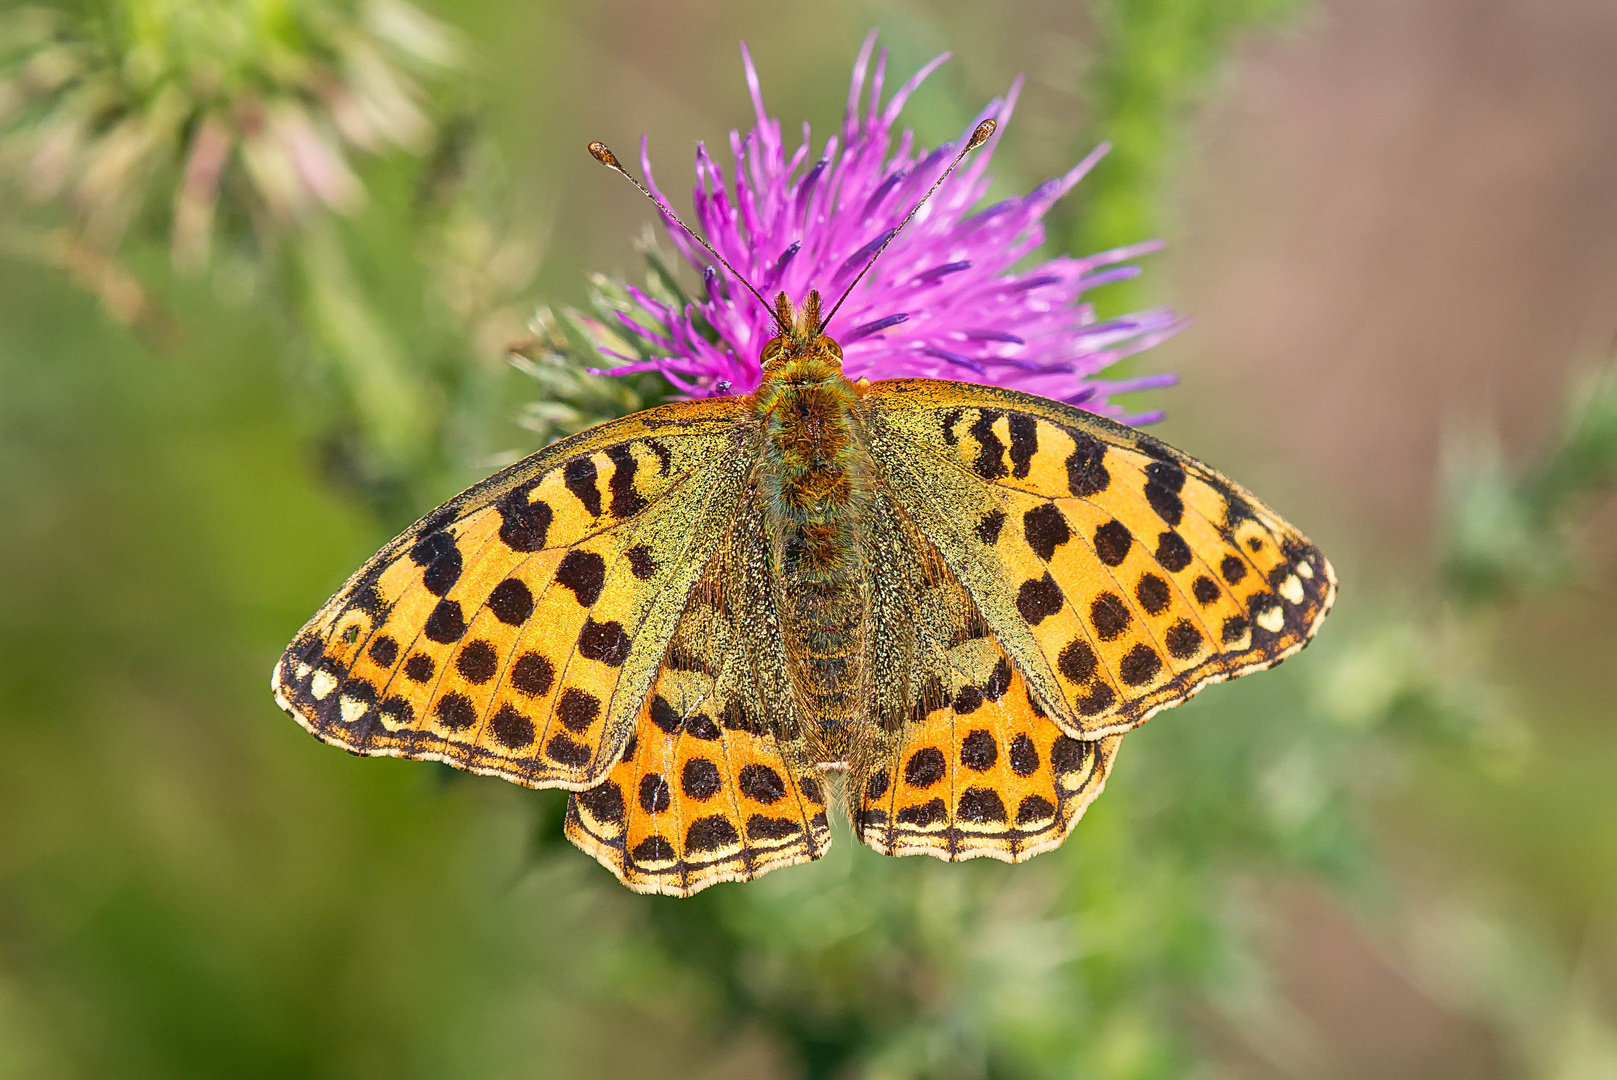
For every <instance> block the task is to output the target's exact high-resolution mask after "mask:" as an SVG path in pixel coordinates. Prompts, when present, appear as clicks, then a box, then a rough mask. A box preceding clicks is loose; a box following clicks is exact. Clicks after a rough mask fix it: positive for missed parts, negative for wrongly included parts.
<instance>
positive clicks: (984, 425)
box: [971, 409, 1005, 480]
mask: <svg viewBox="0 0 1617 1080" xmlns="http://www.w3.org/2000/svg"><path fill="white" fill-rule="evenodd" d="M1003 415H1004V413H1001V412H998V411H996V410H994V409H979V410H977V419H976V420H974V421H972V424H971V435H972V437H973V438H974V439H976V440H977V460H976V461H975V462H973V463H972V468H974V469H976V470H977V475H978V476H980V477H982V478H983V479H984V480H998V479H999V478H1000V477H1002V476H1004V475H1005V444H1004V443H1003V442H1001V441H1000V438H999V436H998V435H996V434H994V422H995V421H996V420H998V419H999V418H1000V417H1001V416H1003Z"/></svg>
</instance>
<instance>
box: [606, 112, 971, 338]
mask: <svg viewBox="0 0 1617 1080" xmlns="http://www.w3.org/2000/svg"><path fill="white" fill-rule="evenodd" d="M997 126H998V122H997V121H995V120H993V119H988V120H984V121H983V122H982V123H980V124H978V125H977V128H976V130H975V131H973V132H972V133H971V138H970V139H968V140H967V141H966V148H965V149H964V150H962V151H960V153H958V154H956V155H955V159H954V161H953V162H951V163H950V165H949V167H948V168H947V169H944V170H943V175H942V176H940V177H938V178H937V179H936V180H934V181H933V182H932V186H931V187H929V188H927V189H926V194H925V195H922V196H921V201H920V202H918V203H916V204H915V206H914V207H912V208H911V209H910V212H909V213H908V214H907V215H905V217H904V220H903V221H901V222H899V223H898V228H896V229H894V230H893V231H892V232H890V233H888V234H887V239H886V240H883V241H882V245H881V247H879V248H877V249H876V254H874V255H872V256H871V257H870V261H869V262H867V263H865V268H864V269H863V270H861V271H859V276H858V277H856V278H854V279H853V281H852V282H851V283H850V284H849V285H848V287H847V289H845V290H844V291H843V293H842V296H841V297H839V298H838V299H837V302H836V304H835V305H834V306H833V307H832V308H831V314H830V315H827V316H826V317H825V321H824V322H822V323H820V331H819V332H820V333H822V334H823V333H825V328H826V327H827V326H830V325H831V320H832V319H833V318H834V317H835V316H836V313H837V309H838V308H840V307H841V306H842V301H844V300H846V299H847V298H848V294H849V293H852V292H853V288H854V286H855V285H857V284H859V282H861V281H863V280H864V277H865V275H866V274H868V273H870V268H871V267H872V266H874V265H875V263H876V260H877V259H879V258H881V253H882V252H884V251H886V250H887V245H888V244H891V243H892V242H893V241H894V240H895V239H896V238H897V237H898V234H899V233H900V232H902V231H903V230H904V226H906V225H908V224H909V223H910V218H912V217H914V216H915V214H916V211H918V210H920V209H921V207H923V206H925V205H926V201H927V200H928V199H930V198H931V197H932V193H933V192H934V191H936V190H938V187H939V186H940V185H941V184H942V183H943V182H944V181H945V180H947V179H949V174H950V173H952V172H954V170H955V166H956V165H959V164H960V163H961V162H962V161H964V160H965V159H966V155H967V154H969V153H971V152H972V151H973V150H975V149H977V147H979V146H981V145H982V144H983V143H985V142H987V141H988V137H989V136H990V135H992V134H993V133H994V128H995V127H997ZM602 149H605V148H604V147H603V148H602ZM625 175H627V174H625Z"/></svg>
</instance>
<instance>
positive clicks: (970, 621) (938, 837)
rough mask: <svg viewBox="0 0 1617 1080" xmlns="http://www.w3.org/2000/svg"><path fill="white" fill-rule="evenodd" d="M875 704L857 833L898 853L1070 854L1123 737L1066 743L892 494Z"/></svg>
mask: <svg viewBox="0 0 1617 1080" xmlns="http://www.w3.org/2000/svg"><path fill="white" fill-rule="evenodd" d="M871 538H872V545H871V546H872V548H873V549H874V551H875V555H876V558H877V559H878V560H879V561H878V566H877V568H876V570H877V572H876V573H875V574H874V575H873V581H872V607H873V612H872V617H873V621H874V622H875V623H876V625H878V626H881V627H883V628H884V631H883V633H882V634H881V635H880V636H878V637H877V638H876V639H875V642H874V647H873V656H872V661H873V666H874V669H875V676H876V677H875V679H874V689H875V701H874V702H873V706H874V707H873V711H872V721H873V723H872V732H871V736H872V741H871V743H870V752H869V754H868V755H866V756H863V757H860V758H857V759H855V760H854V761H853V762H850V767H849V777H848V781H847V786H846V792H845V797H846V800H847V803H848V812H849V818H850V819H851V820H852V821H853V822H854V829H855V833H856V835H858V837H859V838H860V840H862V841H863V842H864V843H866V844H868V845H870V846H871V847H873V848H875V849H876V850H877V851H881V852H883V853H885V854H888V855H914V854H927V855H933V856H936V857H937V858H941V859H947V860H949V861H956V860H960V859H970V858H976V857H979V856H989V857H991V858H996V859H1001V860H1003V861H1005V862H1021V861H1022V860H1023V859H1027V858H1031V857H1032V856H1034V855H1036V854H1038V853H1039V852H1041V851H1047V850H1049V849H1050V848H1053V847H1055V846H1057V845H1058V844H1060V843H1061V842H1062V841H1063V840H1064V839H1066V837H1067V834H1068V833H1069V832H1071V830H1072V827H1073V826H1074V825H1075V824H1077V821H1078V819H1079V818H1080V817H1081V816H1082V815H1083V812H1084V809H1085V808H1086V807H1087V806H1088V805H1089V803H1090V802H1091V801H1092V800H1093V799H1094V798H1095V797H1096V796H1097V795H1099V794H1100V792H1101V789H1102V787H1103V786H1104V785H1105V782H1106V776H1107V773H1108V772H1109V771H1110V769H1111V765H1112V760H1113V758H1114V757H1115V755H1116V753H1117V746H1118V744H1119V743H1121V742H1122V736H1120V735H1114V736H1111V737H1109V738H1105V739H1100V740H1095V741H1086V740H1081V739H1075V738H1072V737H1071V736H1069V735H1068V734H1067V733H1066V732H1064V731H1063V730H1062V729H1061V728H1060V727H1059V726H1058V725H1057V724H1056V723H1055V721H1053V720H1052V719H1051V718H1050V716H1049V714H1048V713H1047V712H1046V710H1045V709H1044V708H1042V707H1041V706H1040V705H1039V703H1038V702H1037V701H1036V700H1035V697H1034V695H1033V694H1032V693H1030V691H1029V687H1028V684H1027V681H1026V680H1025V679H1024V678H1023V676H1022V674H1021V671H1020V670H1019V669H1018V667H1017V666H1016V665H1015V664H1014V663H1013V662H1012V661H1011V658H1010V657H1009V656H1008V655H1007V653H1006V651H1005V649H1004V648H1003V646H1002V645H1001V643H1000V642H999V641H998V640H997V639H996V638H995V636H994V634H993V632H992V631H991V630H990V629H989V627H988V625H987V623H986V622H985V621H984V620H983V618H982V615H981V614H980V612H979V611H978V608H977V605H976V603H975V602H974V601H973V600H972V598H971V596H970V594H969V593H967V591H966V589H965V588H964V586H963V585H962V584H961V583H960V580H959V578H958V577H956V576H955V574H954V572H953V571H952V570H951V569H950V567H949V566H948V565H947V563H946V562H945V561H944V558H943V556H942V555H941V554H940V553H939V551H938V549H937V548H936V547H935V546H934V545H933V544H932V543H930V541H928V540H927V538H926V537H925V536H923V535H921V533H920V530H919V529H918V528H917V527H916V526H915V525H914V523H913V522H911V521H909V520H908V519H907V517H906V515H905V514H904V513H903V511H902V510H900V509H899V508H898V507H897V506H896V505H894V504H893V503H892V502H891V501H890V497H889V496H888V495H887V494H885V493H882V494H880V495H878V506H877V513H876V514H874V515H873V516H872V521H871Z"/></svg>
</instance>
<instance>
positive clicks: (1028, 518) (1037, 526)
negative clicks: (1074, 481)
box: [1022, 503, 1072, 562]
mask: <svg viewBox="0 0 1617 1080" xmlns="http://www.w3.org/2000/svg"><path fill="white" fill-rule="evenodd" d="M1022 534H1023V536H1025V537H1026V538H1027V546H1028V547H1030V548H1032V549H1033V553H1034V554H1035V555H1037V556H1038V557H1039V558H1040V559H1043V560H1044V561H1045V562H1049V561H1050V560H1051V559H1052V558H1053V557H1054V556H1055V553H1056V548H1058V547H1060V546H1061V545H1062V544H1065V543H1066V542H1067V541H1068V540H1071V539H1072V530H1071V529H1069V528H1068V527H1067V519H1066V518H1065V517H1064V516H1062V513H1061V511H1060V510H1058V509H1056V505H1055V503H1041V504H1040V505H1038V506H1035V507H1034V508H1033V509H1031V510H1029V511H1028V512H1027V513H1025V514H1023V515H1022Z"/></svg>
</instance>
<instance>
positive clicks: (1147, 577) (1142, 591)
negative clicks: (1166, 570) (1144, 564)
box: [1134, 574, 1172, 615]
mask: <svg viewBox="0 0 1617 1080" xmlns="http://www.w3.org/2000/svg"><path fill="white" fill-rule="evenodd" d="M1171 596H1172V594H1171V592H1170V590H1169V588H1168V583H1167V582H1166V581H1164V580H1163V579H1162V578H1161V577H1158V576H1157V575H1156V574H1141V575H1140V580H1139V582H1138V583H1137V584H1136V585H1135V586H1134V598H1135V599H1136V600H1138V601H1139V602H1140V606H1141V607H1143V608H1145V612H1146V614H1147V615H1161V614H1162V613H1163V612H1164V611H1167V610H1168V601H1169V600H1170V599H1171Z"/></svg>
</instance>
